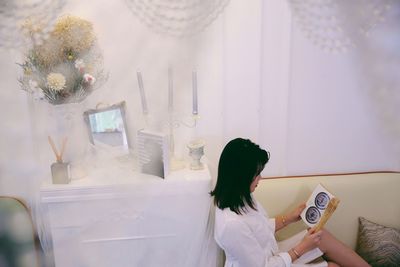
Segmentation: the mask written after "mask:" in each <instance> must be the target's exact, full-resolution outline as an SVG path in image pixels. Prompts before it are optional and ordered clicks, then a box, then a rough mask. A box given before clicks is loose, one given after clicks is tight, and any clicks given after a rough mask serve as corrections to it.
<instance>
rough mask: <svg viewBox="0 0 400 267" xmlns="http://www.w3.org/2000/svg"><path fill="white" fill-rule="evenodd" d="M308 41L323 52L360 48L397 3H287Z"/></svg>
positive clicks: (369, 0) (325, 0) (367, 0)
mask: <svg viewBox="0 0 400 267" xmlns="http://www.w3.org/2000/svg"><path fill="white" fill-rule="evenodd" d="M288 1H289V4H290V8H291V10H292V14H293V16H294V19H295V21H296V22H297V24H298V26H299V27H300V29H301V30H302V31H303V32H304V34H305V36H306V37H307V39H309V40H310V41H311V42H312V43H313V44H314V45H316V46H318V47H319V48H321V49H322V50H324V51H328V52H338V53H343V52H346V51H348V50H349V49H351V48H354V47H357V44H358V43H359V42H363V41H364V40H365V38H368V36H369V35H370V34H371V33H372V31H373V30H374V29H375V28H376V27H377V26H378V25H379V24H380V23H382V22H383V21H384V20H385V17H386V16H387V14H388V11H389V10H390V9H391V7H392V3H393V1H394V0H352V1H348V0H288Z"/></svg>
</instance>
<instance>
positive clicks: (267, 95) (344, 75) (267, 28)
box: [0, 0, 400, 195]
mask: <svg viewBox="0 0 400 267" xmlns="http://www.w3.org/2000/svg"><path fill="white" fill-rule="evenodd" d="M64 13H70V14H73V15H77V16H81V17H83V18H86V19H88V20H90V21H92V22H93V24H94V27H95V31H96V33H97V35H98V39H99V44H100V46H101V48H102V49H103V53H104V58H105V64H104V66H105V68H106V69H107V70H108V71H109V73H110V77H109V80H108V82H107V83H106V84H105V85H104V86H103V87H102V88H101V89H99V90H98V91H96V92H94V93H93V94H92V95H91V97H90V98H89V100H88V103H87V105H88V108H93V107H94V106H95V105H96V103H98V102H105V103H109V104H112V103H115V102H119V101H121V100H125V101H126V102H127V109H128V114H127V117H128V123H129V127H130V131H131V133H134V132H135V131H136V130H137V129H139V128H141V127H144V120H143V117H142V115H141V104H140V97H139V90H138V86H137V81H136V75H135V72H136V70H137V69H140V70H141V71H142V73H143V78H144V83H145V90H146V93H147V97H148V102H149V108H150V112H151V115H152V117H153V121H154V122H155V123H158V124H160V123H162V122H163V121H164V122H165V111H166V110H167V71H166V69H167V66H168V65H169V64H171V65H172V66H173V67H174V69H175V73H176V79H175V85H176V86H175V87H176V88H175V92H176V94H175V95H176V100H175V103H176V115H179V116H180V117H181V119H183V120H186V121H187V120H190V115H191V81H190V73H191V70H192V69H197V72H198V81H199V113H200V116H201V118H200V120H199V124H198V127H197V128H196V129H187V128H185V127H180V128H178V129H177V131H176V136H177V138H178V140H179V141H178V142H177V143H178V144H177V148H178V149H177V153H178V154H179V156H182V157H186V154H187V149H186V148H185V144H186V143H187V142H188V141H189V140H190V139H191V138H194V137H202V138H204V139H205V140H206V142H207V146H206V154H207V156H208V158H209V163H210V168H211V170H212V173H213V175H214V176H215V174H216V168H217V164H218V157H219V153H220V151H221V149H222V148H223V146H224V144H225V143H226V142H227V141H228V140H229V139H231V138H234V137H237V136H241V137H246V138H251V139H252V140H254V141H255V142H258V143H260V144H261V145H262V146H263V147H265V148H267V149H268V150H270V151H271V155H272V157H271V162H270V163H269V165H268V167H267V168H266V170H265V171H264V174H265V175H268V176H270V175H274V176H276V175H278V176H279V175H291V174H293V175H294V174H309V173H332V172H350V171H368V170H377V169H383V170H399V169H400V167H399V160H398V158H399V155H400V152H399V151H400V146H399V145H398V146H397V147H394V146H392V144H394V143H397V144H399V142H398V141H397V140H398V139H399V132H400V131H397V132H396V131H389V130H387V129H388V127H385V125H386V126H387V125H392V124H396V123H397V125H400V124H399V123H398V120H397V119H396V116H393V115H392V112H391V109H386V111H385V112H386V114H389V115H390V116H388V115H387V116H386V117H389V118H390V120H389V119H386V120H385V119H383V118H382V116H381V115H379V114H378V113H379V112H378V108H376V107H377V105H378V106H382V105H383V104H382V102H379V101H376V99H375V98H374V97H372V96H373V94H371V93H370V92H371V91H368V90H365V88H367V87H368V85H370V84H372V82H371V81H370V80H369V79H367V78H370V76H371V75H366V74H365V73H366V71H365V68H366V66H365V62H366V60H365V54H363V53H360V52H357V51H351V52H349V53H348V54H343V55H334V54H327V53H324V52H322V51H320V50H319V49H318V48H317V47H314V46H313V45H312V44H311V43H310V42H309V41H308V40H307V39H305V38H304V35H303V34H302V32H300V31H299V30H298V28H297V26H296V25H295V24H294V23H293V22H292V20H291V16H290V10H289V8H288V6H287V2H286V1H280V0H268V1H261V0H258V1H251V2H249V1H247V2H245V1H230V3H229V5H228V6H227V7H226V9H225V11H224V13H223V14H222V15H221V16H220V17H218V19H217V20H216V21H215V22H214V23H213V24H212V25H211V26H210V27H208V28H207V29H206V30H205V31H204V32H202V33H200V34H198V35H195V36H193V37H190V38H183V39H175V38H171V37H168V36H165V35H158V34H155V33H154V32H152V31H151V30H149V28H147V27H146V26H145V25H143V24H142V23H141V22H140V21H139V20H138V19H137V18H136V17H134V16H133V14H132V13H131V12H130V11H129V10H128V9H127V8H126V6H125V3H124V1H106V0H101V1H94V0H92V1H78V0H70V1H68V4H67V6H66V7H65V9H64ZM392 23H394V22H393V21H392ZM390 25H395V24H390ZM384 27H385V26H382V28H384ZM394 28H395V27H392V28H388V29H390V31H389V32H388V33H386V35H385V34H383V35H380V37H381V38H380V40H381V39H385V38H388V36H392V35H393V32H392V31H394V30H396V29H394ZM384 29H386V28H384ZM380 51H384V49H383V50H380ZM0 53H1V54H0V59H1V60H0V69H1V73H0V75H1V79H0V88H1V91H0V95H1V98H0V111H1V112H2V113H3V114H6V115H5V116H3V120H2V126H3V131H2V133H1V138H0V145H1V155H0V159H1V161H0V194H2V193H7V194H22V195H23V194H25V191H27V190H28V189H29V186H28V183H26V181H29V172H30V170H32V168H34V166H33V165H34V163H35V160H34V157H35V155H36V154H35V153H37V152H34V151H33V148H32V138H31V135H30V126H29V125H30V121H31V116H32V114H31V113H30V110H29V107H28V105H27V103H28V101H27V99H26V96H25V94H24V92H23V91H21V90H20V89H19V86H18V82H17V77H18V72H19V67H18V66H17V65H16V64H15V62H20V61H21V58H20V54H19V53H18V52H16V51H12V52H9V51H0ZM398 54H399V53H398V52H395V55H396V56H397V57H394V58H395V59H398ZM378 55H379V54H377V55H376V57H377V58H378ZM392 58H393V55H392ZM396 63H398V62H397V61H396ZM382 66H383V68H384V69H385V67H386V65H385V63H384V62H383V63H382V65H381V68H382ZM396 66H398V65H396ZM398 84H399V83H398V80H396V79H394V82H393V83H392V86H391V88H395V86H397V88H398ZM391 92H392V91H391ZM390 95H391V94H389V97H388V96H386V99H392V98H391V97H390ZM395 99H398V98H395ZM396 101H397V102H396ZM396 101H395V100H392V101H391V102H390V105H391V106H393V105H396V104H397V103H398V100H396ZM386 102H387V101H386ZM386 102H385V103H386ZM384 106H387V105H386V104H384ZM397 106H399V105H397ZM394 110H396V109H394ZM382 121H385V122H384V123H382ZM34 126H35V125H33V127H34ZM389 128H390V127H389ZM392 128H393V127H392ZM389 132H390V133H389ZM42 149H43V151H44V152H43V151H42V153H51V152H50V149H49V147H43V148H42ZM44 167H45V168H47V167H48V166H44Z"/></svg>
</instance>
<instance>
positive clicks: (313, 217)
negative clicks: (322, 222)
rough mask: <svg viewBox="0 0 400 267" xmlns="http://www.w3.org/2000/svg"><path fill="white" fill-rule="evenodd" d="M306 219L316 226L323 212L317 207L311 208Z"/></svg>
mask: <svg viewBox="0 0 400 267" xmlns="http://www.w3.org/2000/svg"><path fill="white" fill-rule="evenodd" d="M305 217H306V220H307V222H308V223H311V224H314V223H317V222H318V220H319V218H320V217H321V212H320V211H319V210H318V209H317V208H316V207H314V206H311V207H309V208H308V209H307V211H306V216H305Z"/></svg>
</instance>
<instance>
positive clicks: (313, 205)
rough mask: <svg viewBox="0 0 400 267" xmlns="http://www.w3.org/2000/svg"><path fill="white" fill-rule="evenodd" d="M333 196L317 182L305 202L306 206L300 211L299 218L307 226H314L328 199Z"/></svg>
mask: <svg viewBox="0 0 400 267" xmlns="http://www.w3.org/2000/svg"><path fill="white" fill-rule="evenodd" d="M334 197H335V196H334V195H333V194H331V193H330V192H329V191H328V190H327V189H326V188H325V187H324V186H322V184H318V185H317V187H316V188H315V189H314V191H313V192H312V194H311V196H310V197H309V199H308V200H307V202H306V208H305V209H304V210H303V212H302V213H301V215H300V216H301V218H302V219H303V221H304V222H305V223H306V224H307V225H308V226H309V227H314V226H315V225H316V224H317V223H318V222H319V220H320V219H321V217H322V215H323V214H324V212H325V210H326V208H327V206H328V203H329V201H330V200H331V199H332V198H334Z"/></svg>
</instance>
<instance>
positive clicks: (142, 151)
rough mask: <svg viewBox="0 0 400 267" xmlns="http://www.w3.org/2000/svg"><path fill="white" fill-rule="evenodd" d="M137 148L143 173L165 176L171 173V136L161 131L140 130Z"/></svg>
mask: <svg viewBox="0 0 400 267" xmlns="http://www.w3.org/2000/svg"><path fill="white" fill-rule="evenodd" d="M137 149H138V157H139V164H140V169H141V172H142V173H146V174H152V175H155V176H158V177H161V178H165V177H166V176H167V175H168V174H169V138H168V135H167V134H165V133H161V132H155V131H150V130H145V129H142V130H139V131H138V133H137Z"/></svg>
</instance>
